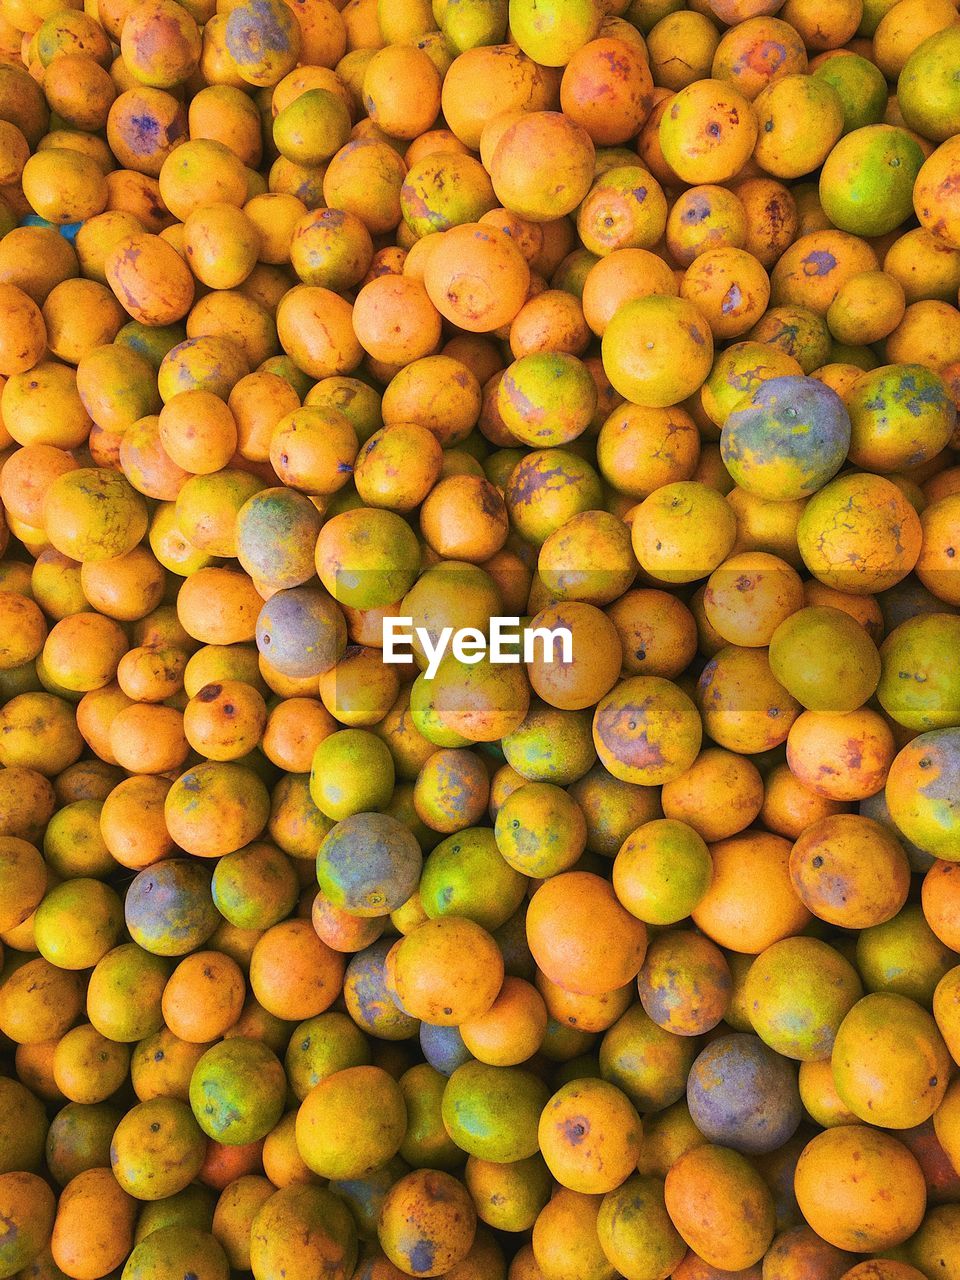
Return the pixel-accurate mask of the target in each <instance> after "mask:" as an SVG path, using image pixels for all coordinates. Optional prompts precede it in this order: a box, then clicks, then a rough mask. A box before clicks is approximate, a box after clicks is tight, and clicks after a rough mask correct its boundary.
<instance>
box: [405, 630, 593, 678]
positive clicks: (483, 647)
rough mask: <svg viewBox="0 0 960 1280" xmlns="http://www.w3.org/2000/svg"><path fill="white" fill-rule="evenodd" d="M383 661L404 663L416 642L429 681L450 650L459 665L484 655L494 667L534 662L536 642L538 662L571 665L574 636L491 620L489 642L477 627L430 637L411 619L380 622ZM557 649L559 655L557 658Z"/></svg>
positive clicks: (569, 633) (476, 660) (428, 633)
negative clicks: (568, 663)
mask: <svg viewBox="0 0 960 1280" xmlns="http://www.w3.org/2000/svg"><path fill="white" fill-rule="evenodd" d="M382 632H383V661H384V662H385V663H394V664H395V663H406V662H409V660H410V658H411V657H412V656H413V645H414V643H417V644H418V645H419V647H420V649H421V650H422V652H423V655H424V657H425V658H426V660H427V665H426V669H425V671H424V675H425V676H426V678H427V679H428V680H432V679H433V678H434V676H435V675H436V674H437V671H438V669H439V667H440V663H441V662H442V661H443V659H444V657H445V656H446V654H447V651H448V650H449V651H450V652H451V653H452V654H453V656H454V657H455V658H456V659H457V661H458V662H463V663H466V664H468V665H470V666H472V665H473V664H474V663H477V662H480V661H481V660H482V659H483V658H484V657H485V656H486V657H487V658H488V659H489V661H490V662H491V663H494V664H500V663H503V664H508V663H509V664H513V665H516V664H517V663H519V662H520V661H521V657H520V650H521V648H522V650H523V659H522V660H523V661H524V662H536V661H538V658H537V648H538V643H539V649H540V657H539V661H541V662H547V663H551V662H572V661H573V634H572V632H571V631H570V628H569V627H553V628H552V629H551V628H550V627H533V628H528V629H527V630H524V631H521V629H520V619H519V618H501V617H494V618H491V619H490V636H489V639H488V638H487V636H485V635H484V633H483V632H482V631H480V630H479V629H478V628H477V627H461V628H459V630H456V629H454V628H453V627H443V628H442V629H441V630H440V631H439V632H438V633H437V635H436V636H433V635H432V634H431V632H430V630H429V628H427V627H414V626H413V619H412V618H391V617H385V618H384V619H383V628H382ZM558 648H559V651H560V656H559V658H558V657H557V649H558Z"/></svg>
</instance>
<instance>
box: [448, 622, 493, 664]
mask: <svg viewBox="0 0 960 1280" xmlns="http://www.w3.org/2000/svg"><path fill="white" fill-rule="evenodd" d="M486 651H487V637H486V636H485V635H484V634H483V632H482V631H478V630H477V628H476V627H464V628H463V629H462V630H461V631H458V632H457V633H456V635H455V636H454V637H453V656H454V657H455V658H456V659H457V660H458V662H466V663H468V664H469V665H470V666H473V664H474V663H475V662H479V661H480V659H481V658H482V657H483V655H484V654H485V653H486Z"/></svg>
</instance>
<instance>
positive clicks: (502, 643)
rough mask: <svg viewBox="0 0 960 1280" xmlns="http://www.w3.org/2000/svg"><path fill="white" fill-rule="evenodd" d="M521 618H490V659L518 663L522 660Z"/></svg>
mask: <svg viewBox="0 0 960 1280" xmlns="http://www.w3.org/2000/svg"><path fill="white" fill-rule="evenodd" d="M519 625H520V619H519V618H491V619H490V661H491V662H502V663H505V664H513V665H516V664H517V663H519V661H520V631H519V630H518V628H519Z"/></svg>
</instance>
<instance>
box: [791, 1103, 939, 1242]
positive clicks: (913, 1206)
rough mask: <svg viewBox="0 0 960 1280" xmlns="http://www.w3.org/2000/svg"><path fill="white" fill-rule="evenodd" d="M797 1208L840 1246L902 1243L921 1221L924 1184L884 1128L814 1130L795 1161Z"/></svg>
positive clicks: (912, 1161) (903, 1150)
mask: <svg viewBox="0 0 960 1280" xmlns="http://www.w3.org/2000/svg"><path fill="white" fill-rule="evenodd" d="M795 1188H796V1195H797V1201H798V1203H799V1205H800V1209H801V1212H802V1213H803V1215H804V1217H805V1218H806V1219H807V1221H808V1222H809V1223H810V1225H811V1226H812V1227H813V1229H814V1231H816V1232H817V1234H818V1235H820V1236H822V1237H823V1239H824V1240H826V1241H827V1242H828V1243H830V1244H832V1245H834V1246H835V1247H836V1248H838V1249H848V1250H851V1251H855V1252H864V1251H866V1250H869V1251H871V1252H874V1251H877V1250H886V1249H890V1248H892V1247H893V1246H895V1245H898V1244H901V1243H902V1242H903V1241H904V1240H906V1239H907V1238H908V1237H909V1236H911V1235H912V1234H913V1232H914V1231H915V1230H916V1229H917V1227H918V1226H919V1225H920V1222H921V1220H922V1218H923V1213H924V1208H925V1204H926V1190H925V1187H924V1182H923V1175H922V1173H921V1172H920V1166H919V1165H918V1164H917V1162H916V1160H915V1159H914V1157H913V1156H912V1155H911V1154H910V1152H909V1151H908V1150H907V1148H906V1147H905V1146H904V1145H903V1144H902V1143H900V1142H898V1141H897V1140H896V1138H894V1137H892V1136H891V1135H890V1134H888V1133H884V1132H883V1131H882V1130H878V1129H872V1128H867V1127H865V1126H863V1125H842V1126H840V1127H838V1128H833V1129H827V1130H826V1131H825V1132H823V1133H820V1134H818V1135H817V1136H816V1137H815V1138H814V1139H813V1140H812V1141H811V1142H809V1143H808V1144H807V1146H806V1147H805V1148H804V1150H803V1152H802V1154H801V1156H800V1160H799V1161H798V1163H797V1171H796V1180H795Z"/></svg>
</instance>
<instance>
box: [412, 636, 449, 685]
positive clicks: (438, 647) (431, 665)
mask: <svg viewBox="0 0 960 1280" xmlns="http://www.w3.org/2000/svg"><path fill="white" fill-rule="evenodd" d="M452 635H453V627H443V628H442V629H441V631H440V634H439V635H438V636H437V643H436V644H434V643H433V637H432V636H431V634H430V632H429V631H428V630H427V628H426V627H417V639H418V640H419V641H420V648H421V649H422V650H423V652H424V653H425V654H426V657H427V670H426V677H427V679H428V680H432V679H433V677H434V676H435V675H436V674H437V668H438V667H439V666H440V663H441V662H442V661H443V655H444V654H445V653H446V652H447V645H448V644H449V643H450V637H451V636H452Z"/></svg>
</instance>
